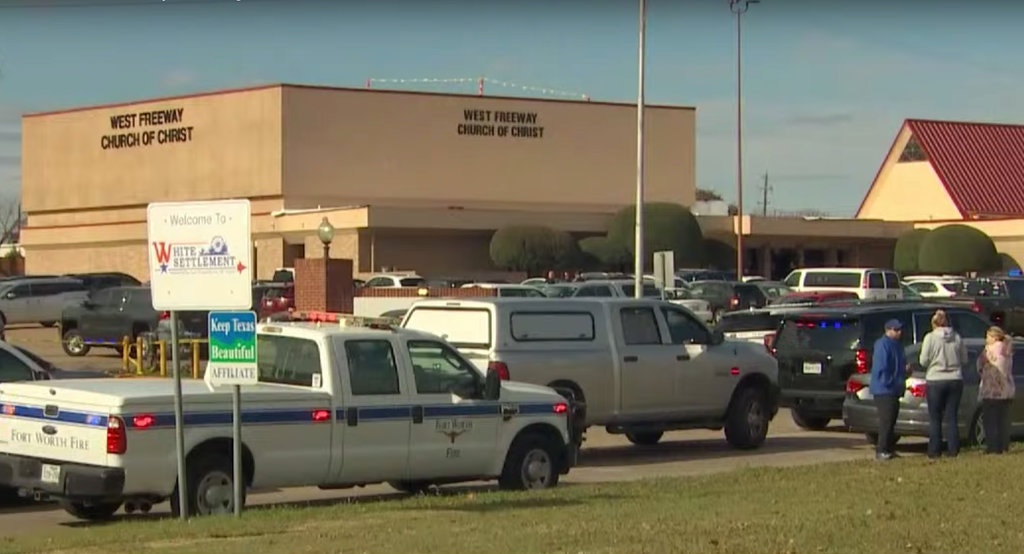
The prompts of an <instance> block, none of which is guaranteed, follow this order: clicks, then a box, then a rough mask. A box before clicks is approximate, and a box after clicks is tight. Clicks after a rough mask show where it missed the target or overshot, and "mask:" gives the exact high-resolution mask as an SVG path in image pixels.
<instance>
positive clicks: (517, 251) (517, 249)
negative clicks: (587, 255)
mask: <svg viewBox="0 0 1024 554" xmlns="http://www.w3.org/2000/svg"><path fill="white" fill-rule="evenodd" d="M490 253H491V261H492V262H494V265H496V266H498V267H499V268H502V269H508V270H512V271H525V272H527V273H529V274H530V275H539V274H540V273H542V272H544V271H545V270H550V269H570V268H571V267H572V266H573V265H574V264H576V263H577V261H578V258H579V251H578V249H577V246H576V241H575V240H573V238H572V235H570V234H569V233H566V232H565V231H556V230H554V229H551V228H548V227H542V226H539V225H510V226H508V227H503V228H501V229H498V230H497V231H496V232H495V233H494V236H492V237H491V245H490Z"/></svg>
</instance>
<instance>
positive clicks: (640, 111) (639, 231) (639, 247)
mask: <svg viewBox="0 0 1024 554" xmlns="http://www.w3.org/2000/svg"><path fill="white" fill-rule="evenodd" d="M639 34H640V40H639V43H640V44H639V48H638V60H637V61H638V65H639V77H638V80H637V94H636V227H635V228H634V230H633V233H634V238H635V242H634V244H633V250H634V252H635V258H634V260H633V296H635V297H636V298H643V293H644V287H643V284H644V256H646V255H647V254H646V253H645V252H644V73H645V71H644V53H645V50H646V34H647V1H646V0H640V33H639Z"/></svg>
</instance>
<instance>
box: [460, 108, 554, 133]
mask: <svg viewBox="0 0 1024 554" xmlns="http://www.w3.org/2000/svg"><path fill="white" fill-rule="evenodd" d="M462 119H463V120H462V122H460V123H459V125H458V133H459V135H460V136H461V135H465V136H471V137H501V138H517V139H519V138H523V139H542V138H544V126H542V125H538V124H537V112H512V111H504V110H472V109H469V110H462Z"/></svg>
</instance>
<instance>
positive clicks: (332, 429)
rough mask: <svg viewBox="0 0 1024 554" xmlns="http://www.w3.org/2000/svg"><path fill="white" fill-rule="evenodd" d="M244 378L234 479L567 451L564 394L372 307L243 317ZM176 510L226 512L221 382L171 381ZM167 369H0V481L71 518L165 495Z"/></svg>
mask: <svg viewBox="0 0 1024 554" xmlns="http://www.w3.org/2000/svg"><path fill="white" fill-rule="evenodd" d="M257 348H258V365H259V377H260V383H259V384H258V385H255V386H251V387H243V389H242V390H243V392H242V396H243V398H242V421H243V427H242V439H243V445H242V454H243V464H242V465H243V474H244V475H243V478H244V479H245V485H246V486H247V487H248V488H280V487H291V486H309V485H316V486H319V487H320V488H324V489H330V488H348V487H353V486H360V485H366V484H371V483H380V482H387V483H389V484H390V485H392V486H393V487H395V488H397V489H399V490H401V491H410V492H411V491H415V490H418V489H423V488H426V487H429V486H432V485H440V484H445V483H454V482H463V481H475V480H490V479H497V480H498V482H499V484H500V486H501V487H502V488H510V489H537V488H547V487H552V486H555V485H556V484H557V483H558V480H559V476H560V475H563V474H565V473H567V472H568V471H569V468H570V467H571V466H572V465H574V464H575V460H576V447H575V443H576V440H575V439H574V437H573V436H571V435H572V431H571V429H573V428H574V425H573V422H572V421H571V418H572V417H573V412H574V409H575V408H574V406H571V405H570V404H569V403H568V401H567V400H566V399H565V398H564V397H563V396H561V395H559V394H558V393H557V392H555V391H554V390H552V389H550V388H548V387H542V386H537V385H530V384H525V383H516V382H511V381H502V380H501V376H500V375H499V374H498V373H496V372H495V373H489V374H487V375H485V374H484V373H482V372H481V371H480V370H479V369H477V368H476V366H474V364H472V363H470V362H469V361H467V360H466V359H465V358H464V357H463V356H462V355H461V354H459V352H458V351H456V350H455V349H454V348H453V347H452V346H450V345H449V344H448V343H447V342H445V341H444V340H443V339H441V338H438V337H437V336H435V335H431V334H428V333H424V332H420V331H414V330H409V329H398V328H392V327H391V326H389V325H386V324H384V323H382V322H381V321H380V320H367V319H365V318H354V317H352V316H341V315H337V314H325V313H307V314H299V315H297V316H295V317H293V318H292V319H290V320H288V321H280V322H264V323H261V324H260V325H259V326H258V328H257ZM182 385H183V394H184V423H185V448H186V452H187V462H186V474H187V479H186V481H187V482H186V483H185V484H184V486H185V487H186V489H187V490H186V496H187V499H188V506H186V507H185V509H186V510H187V513H188V514H192V515H205V514H213V513H230V512H231V511H233V508H234V507H233V505H232V494H231V491H232V489H233V478H234V476H233V471H232V448H231V446H232V440H231V436H232V432H231V422H232V417H231V396H230V393H229V392H220V391H217V392H213V391H211V390H209V389H208V388H207V387H206V386H205V384H204V383H203V382H202V381H200V380H186V381H185V382H183V383H182ZM172 386H173V382H172V380H170V379H165V378H140V379H73V380H61V381H59V382H57V381H44V382H40V383H4V384H0V487H4V486H6V487H13V488H17V489H18V490H19V491H20V492H21V494H22V495H25V496H32V497H34V498H36V499H37V500H42V499H50V498H52V499H56V500H57V501H59V502H60V504H61V505H62V506H63V508H64V509H65V510H67V511H68V512H69V513H70V514H72V515H74V516H76V517H78V518H81V519H103V518H107V517H110V516H111V515H113V514H114V513H115V512H116V511H117V510H118V509H119V508H121V507H122V506H124V509H125V511H126V512H128V513H131V512H134V511H136V510H138V511H141V512H147V511H149V509H150V508H151V507H152V506H153V505H154V504H156V503H160V502H163V501H164V500H168V499H170V501H171V507H172V511H173V512H175V513H180V509H181V507H180V506H179V505H178V494H177V487H178V486H179V485H180V484H179V483H178V482H177V466H176V456H175V438H174V423H175V421H174V416H173V389H172Z"/></svg>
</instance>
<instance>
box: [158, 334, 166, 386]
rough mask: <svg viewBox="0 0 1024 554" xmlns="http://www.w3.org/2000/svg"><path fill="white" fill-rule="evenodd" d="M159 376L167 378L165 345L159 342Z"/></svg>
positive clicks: (163, 342)
mask: <svg viewBox="0 0 1024 554" xmlns="http://www.w3.org/2000/svg"><path fill="white" fill-rule="evenodd" d="M159 364H160V376H161V377H167V343H166V342H165V341H160V361H159Z"/></svg>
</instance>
